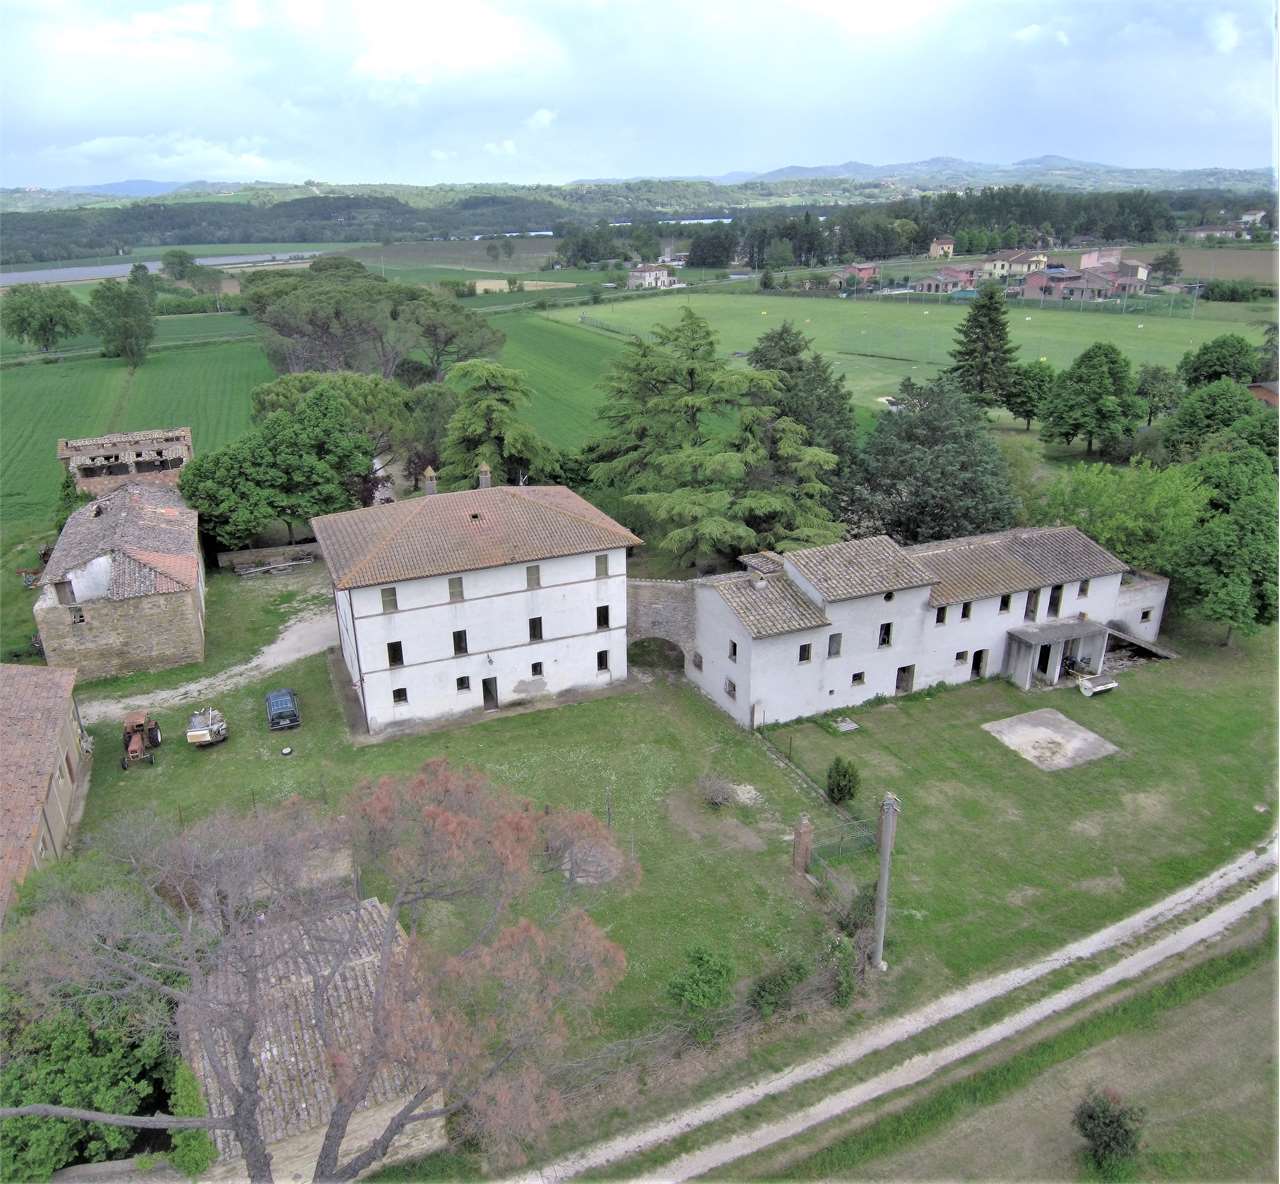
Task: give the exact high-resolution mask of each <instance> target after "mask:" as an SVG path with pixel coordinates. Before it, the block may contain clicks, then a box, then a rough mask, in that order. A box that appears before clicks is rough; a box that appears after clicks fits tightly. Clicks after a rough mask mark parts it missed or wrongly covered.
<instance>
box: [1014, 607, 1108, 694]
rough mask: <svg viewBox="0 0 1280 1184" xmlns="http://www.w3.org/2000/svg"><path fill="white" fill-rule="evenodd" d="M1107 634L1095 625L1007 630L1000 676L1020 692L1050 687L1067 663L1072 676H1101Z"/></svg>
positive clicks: (1066, 624) (1075, 623) (1062, 623)
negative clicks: (1038, 685) (1075, 674)
mask: <svg viewBox="0 0 1280 1184" xmlns="http://www.w3.org/2000/svg"><path fill="white" fill-rule="evenodd" d="M1108 636H1109V630H1108V629H1107V627H1106V626H1105V625H1102V624H1100V623H1099V622H1097V621H1087V620H1075V621H1045V622H1044V623H1043V624H1040V625H1023V626H1021V627H1020V628H1017V629H1010V630H1009V646H1008V648H1007V649H1006V651H1005V659H1004V670H1003V671H1002V673H1003V674H1004V675H1005V677H1006V678H1008V679H1009V681H1010V682H1012V683H1013V685H1014V686H1016V687H1017V688H1018V689H1019V690H1023V691H1029V690H1030V689H1031V688H1032V686H1033V685H1034V684H1035V683H1042V684H1043V685H1045V686H1053V685H1054V684H1055V683H1056V682H1057V681H1058V679H1059V678H1061V677H1062V674H1063V669H1064V667H1065V666H1067V664H1068V663H1070V666H1071V667H1072V668H1073V669H1070V670H1069V672H1071V673H1081V674H1100V673H1101V672H1102V660H1103V658H1104V657H1105V656H1106V652H1107V638H1108Z"/></svg>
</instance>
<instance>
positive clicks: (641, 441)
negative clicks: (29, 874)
mask: <svg viewBox="0 0 1280 1184" xmlns="http://www.w3.org/2000/svg"><path fill="white" fill-rule="evenodd" d="M774 386H775V383H774V380H773V379H772V378H771V377H766V376H765V375H763V374H759V373H757V372H755V371H752V370H731V369H729V367H728V366H726V365H725V363H724V362H723V361H722V360H721V359H720V358H718V357H717V356H716V337H715V334H714V333H713V332H712V331H711V326H710V325H709V324H708V323H707V322H706V321H705V320H704V319H703V318H702V317H700V316H698V315H697V313H695V312H694V311H693V310H692V309H691V308H685V309H683V310H682V311H681V314H680V320H679V321H678V322H677V323H676V324H674V325H658V326H656V327H655V328H654V330H653V334H652V340H650V341H645V340H642V339H641V338H639V337H634V338H632V339H631V341H630V342H629V343H628V345H627V349H626V352H625V353H624V354H623V356H622V357H621V358H620V359H619V360H618V361H617V362H616V363H615V364H614V366H613V369H612V370H611V371H610V373H609V376H608V378H607V379H606V380H605V396H606V397H605V402H604V406H603V407H602V408H601V410H600V412H599V415H600V418H601V419H602V420H603V421H604V423H605V425H606V430H605V434H604V436H603V437H601V438H600V439H598V440H596V441H594V442H593V443H592V444H591V445H590V446H589V447H588V449H587V453H586V456H587V460H588V461H589V463H590V474H591V479H592V481H594V482H595V483H596V484H598V485H605V486H611V487H613V488H615V489H618V490H621V491H624V492H627V493H640V492H649V491H654V490H657V489H660V488H661V487H662V484H663V482H662V480H661V478H660V476H659V474H658V471H657V461H658V459H659V458H660V457H663V456H666V455H668V454H669V453H672V452H675V451H677V450H679V449H681V448H698V447H699V446H701V445H703V444H705V443H706V442H707V440H708V439H709V437H710V435H711V432H712V425H713V423H714V421H715V420H716V419H717V418H718V417H720V416H722V415H725V414H728V413H731V412H732V411H734V410H735V409H737V408H740V407H743V406H746V405H748V404H752V403H754V404H765V403H771V400H772V398H773V394H774Z"/></svg>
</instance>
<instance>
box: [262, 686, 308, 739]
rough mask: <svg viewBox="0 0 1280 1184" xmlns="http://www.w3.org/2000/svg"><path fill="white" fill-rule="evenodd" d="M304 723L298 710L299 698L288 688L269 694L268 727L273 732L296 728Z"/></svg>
mask: <svg viewBox="0 0 1280 1184" xmlns="http://www.w3.org/2000/svg"><path fill="white" fill-rule="evenodd" d="M301 723H302V714H301V713H300V712H299V710H298V696H297V695H295V694H294V693H293V691H292V690H290V689H289V688H288V687H281V688H280V690H278V691H268V692H267V727H269V728H270V729H271V730H272V731H273V732H278V731H280V730H282V729H284V728H296V727H298V725H299V724H301Z"/></svg>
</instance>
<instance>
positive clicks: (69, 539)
mask: <svg viewBox="0 0 1280 1184" xmlns="http://www.w3.org/2000/svg"><path fill="white" fill-rule="evenodd" d="M40 584H41V592H40V597H39V599H38V600H37V601H36V604H35V610H34V611H35V618H36V627H37V628H38V629H39V631H40V640H41V642H42V643H43V645H44V655H45V660H46V661H47V662H48V663H49V665H50V666H67V667H74V668H75V669H76V671H77V672H78V673H79V676H80V678H81V679H82V680H88V679H94V678H106V677H110V676H114V675H118V674H130V673H132V672H134V671H137V670H163V669H165V668H167V667H169V666H181V665H184V664H186V663H188V662H200V661H203V659H204V563H203V560H202V558H201V554H200V543H199V540H198V538H197V535H196V512H195V511H194V510H191V509H188V508H187V505H186V503H185V502H184V501H183V500H182V498H181V496H180V495H179V493H178V491H177V490H176V489H171V488H170V487H168V486H167V485H143V484H132V485H125V486H122V487H121V488H119V489H116V490H114V491H113V492H111V493H107V494H104V495H103V496H102V497H98V498H95V499H94V500H93V501H91V502H89V503H88V505H85V506H82V507H81V508H80V509H78V510H77V511H76V512H75V513H74V514H72V515H71V517H70V518H68V519H67V524H66V526H64V527H63V528H62V533H61V534H60V535H59V536H58V542H57V544H56V545H55V546H54V548H53V554H52V555H50V556H49V562H48V563H47V564H46V565H45V569H44V572H43V574H42V575H41V577H40Z"/></svg>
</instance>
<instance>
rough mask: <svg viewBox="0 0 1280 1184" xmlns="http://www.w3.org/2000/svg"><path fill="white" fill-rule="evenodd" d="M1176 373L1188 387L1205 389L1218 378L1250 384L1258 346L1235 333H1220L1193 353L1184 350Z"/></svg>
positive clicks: (1253, 376) (1255, 370)
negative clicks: (1204, 387) (1203, 387)
mask: <svg viewBox="0 0 1280 1184" xmlns="http://www.w3.org/2000/svg"><path fill="white" fill-rule="evenodd" d="M1178 374H1179V376H1180V377H1181V379H1182V381H1183V382H1185V383H1186V384H1187V386H1189V387H1197V386H1208V385H1209V383H1211V382H1217V381H1218V379H1219V378H1230V379H1232V380H1233V381H1234V382H1243V383H1250V382H1253V381H1254V379H1256V378H1257V375H1258V347H1257V346H1256V345H1252V344H1250V342H1249V341H1248V339H1247V338H1244V337H1241V336H1240V334H1239V333H1223V334H1222V336H1220V337H1215V338H1214V339H1213V340H1212V341H1206V342H1205V343H1204V345H1202V346H1201V347H1200V348H1199V349H1197V350H1194V351H1193V350H1187V352H1186V353H1185V354H1183V355H1182V360H1181V361H1180V362H1179V363H1178Z"/></svg>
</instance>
